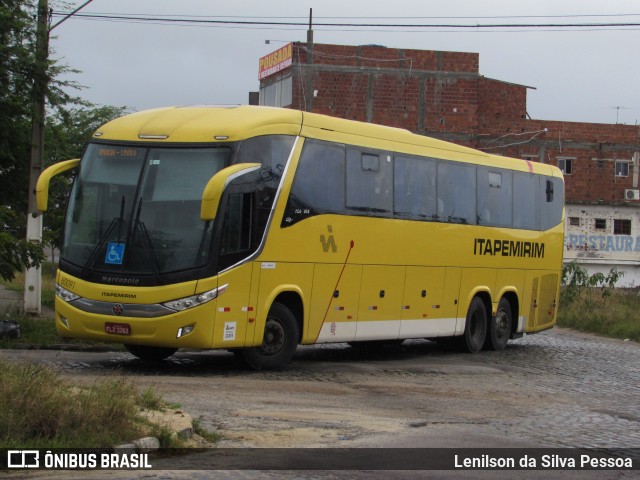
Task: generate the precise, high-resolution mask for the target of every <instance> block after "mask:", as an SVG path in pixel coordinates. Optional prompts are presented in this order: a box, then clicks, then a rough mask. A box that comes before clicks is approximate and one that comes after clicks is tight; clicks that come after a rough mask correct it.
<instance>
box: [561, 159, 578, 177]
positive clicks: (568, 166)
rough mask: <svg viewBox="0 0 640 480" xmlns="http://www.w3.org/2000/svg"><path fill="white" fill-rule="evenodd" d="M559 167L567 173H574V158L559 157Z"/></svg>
mask: <svg viewBox="0 0 640 480" xmlns="http://www.w3.org/2000/svg"><path fill="white" fill-rule="evenodd" d="M557 160H558V168H559V169H560V170H562V173H564V174H565V175H571V174H572V173H573V160H575V159H573V158H558V159H557Z"/></svg>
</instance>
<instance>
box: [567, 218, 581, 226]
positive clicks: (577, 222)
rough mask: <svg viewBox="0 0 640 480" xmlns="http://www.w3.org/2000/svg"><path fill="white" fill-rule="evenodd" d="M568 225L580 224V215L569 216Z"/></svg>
mask: <svg viewBox="0 0 640 480" xmlns="http://www.w3.org/2000/svg"><path fill="white" fill-rule="evenodd" d="M569 225H571V226H572V227H579V226H580V217H569Z"/></svg>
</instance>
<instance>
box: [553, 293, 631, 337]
mask: <svg viewBox="0 0 640 480" xmlns="http://www.w3.org/2000/svg"><path fill="white" fill-rule="evenodd" d="M605 292H606V293H605ZM563 293H564V292H563ZM560 297H561V302H560V308H559V309H558V326H560V327H568V328H574V329H576V330H580V331H583V332H591V333H597V334H600V335H606V336H608V337H613V338H621V339H629V340H634V341H636V342H639V341H640V313H639V312H640V295H638V293H637V292H634V291H629V290H624V289H613V290H608V291H607V290H602V289H600V288H584V289H582V290H581V291H580V292H579V293H578V294H576V295H575V297H574V298H571V301H567V300H566V299H565V300H563V295H561V296H560Z"/></svg>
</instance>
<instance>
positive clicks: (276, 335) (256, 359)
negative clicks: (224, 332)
mask: <svg viewBox="0 0 640 480" xmlns="http://www.w3.org/2000/svg"><path fill="white" fill-rule="evenodd" d="M298 338H299V331H298V322H296V318H295V316H294V315H293V313H291V310H289V309H288V308H287V307H285V306H284V305H282V304H281V303H274V304H273V305H272V306H271V309H270V310H269V314H268V315H267V321H266V323H265V325H264V337H263V339H262V345H260V346H259V347H252V348H245V349H243V350H241V352H242V356H243V357H244V360H245V361H246V363H247V364H248V365H249V366H250V367H251V368H253V369H254V370H275V369H279V368H282V367H284V366H285V365H286V364H287V363H289V361H290V360H291V359H292V358H293V355H294V354H295V353H296V349H297V348H298Z"/></svg>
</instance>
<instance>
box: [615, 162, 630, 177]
mask: <svg viewBox="0 0 640 480" xmlns="http://www.w3.org/2000/svg"><path fill="white" fill-rule="evenodd" d="M628 176H629V162H628V161H627V160H616V177H628Z"/></svg>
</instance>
